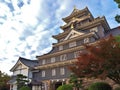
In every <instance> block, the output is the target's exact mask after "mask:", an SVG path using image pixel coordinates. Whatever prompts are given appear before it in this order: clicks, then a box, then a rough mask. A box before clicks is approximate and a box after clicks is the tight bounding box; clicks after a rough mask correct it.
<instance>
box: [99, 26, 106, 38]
mask: <svg viewBox="0 0 120 90" xmlns="http://www.w3.org/2000/svg"><path fill="white" fill-rule="evenodd" d="M98 35H99V37H100V38H102V37H104V36H105V34H104V28H103V27H102V26H101V25H100V26H98Z"/></svg>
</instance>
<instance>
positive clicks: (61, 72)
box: [60, 67, 65, 75]
mask: <svg viewBox="0 0 120 90" xmlns="http://www.w3.org/2000/svg"><path fill="white" fill-rule="evenodd" d="M60 75H65V68H64V67H61V68H60Z"/></svg>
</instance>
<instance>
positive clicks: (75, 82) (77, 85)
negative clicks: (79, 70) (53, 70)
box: [69, 73, 83, 90]
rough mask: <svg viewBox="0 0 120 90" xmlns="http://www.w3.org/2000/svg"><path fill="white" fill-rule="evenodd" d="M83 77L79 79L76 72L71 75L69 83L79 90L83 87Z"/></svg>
mask: <svg viewBox="0 0 120 90" xmlns="http://www.w3.org/2000/svg"><path fill="white" fill-rule="evenodd" d="M82 82H83V81H82V79H78V76H76V75H75V74H73V73H72V74H71V75H70V80H69V83H70V84H71V85H72V87H75V89H77V90H79V88H82Z"/></svg>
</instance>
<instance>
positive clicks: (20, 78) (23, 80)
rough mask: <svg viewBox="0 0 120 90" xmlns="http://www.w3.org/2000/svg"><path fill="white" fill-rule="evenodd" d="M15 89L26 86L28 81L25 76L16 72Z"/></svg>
mask: <svg viewBox="0 0 120 90" xmlns="http://www.w3.org/2000/svg"><path fill="white" fill-rule="evenodd" d="M16 81H17V89H18V90H19V89H20V88H21V87H23V86H26V85H27V83H28V82H29V80H28V78H27V76H24V75H23V74H18V75H17V79H16Z"/></svg>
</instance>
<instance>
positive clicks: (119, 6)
mask: <svg viewBox="0 0 120 90" xmlns="http://www.w3.org/2000/svg"><path fill="white" fill-rule="evenodd" d="M114 1H115V2H116V3H117V4H118V8H120V0H114ZM115 20H116V21H117V22H118V23H120V15H118V14H117V15H116V16H115Z"/></svg>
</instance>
